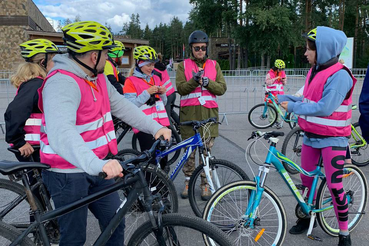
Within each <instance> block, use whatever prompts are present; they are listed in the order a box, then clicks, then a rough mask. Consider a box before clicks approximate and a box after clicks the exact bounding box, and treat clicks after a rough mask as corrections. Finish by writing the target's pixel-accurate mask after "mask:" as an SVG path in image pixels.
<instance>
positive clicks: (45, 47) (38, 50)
mask: <svg viewBox="0 0 369 246" xmlns="http://www.w3.org/2000/svg"><path fill="white" fill-rule="evenodd" d="M19 47H20V49H21V55H22V57H23V58H24V59H26V60H29V59H30V58H32V57H33V56H35V55H37V54H46V53H58V52H59V49H58V47H56V45H55V44H54V43H53V42H51V41H50V40H47V39H42V38H40V39H32V40H28V41H26V42H24V43H21V44H20V45H19Z"/></svg>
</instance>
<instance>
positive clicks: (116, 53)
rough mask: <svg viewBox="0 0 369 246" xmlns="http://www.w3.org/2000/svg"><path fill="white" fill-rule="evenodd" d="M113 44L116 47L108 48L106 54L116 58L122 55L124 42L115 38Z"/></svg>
mask: <svg viewBox="0 0 369 246" xmlns="http://www.w3.org/2000/svg"><path fill="white" fill-rule="evenodd" d="M114 44H115V45H116V47H115V48H112V49H110V50H109V53H108V55H109V56H110V57H111V58H117V57H121V56H123V54H124V49H125V46H124V44H123V43H122V42H120V41H118V40H115V41H114Z"/></svg>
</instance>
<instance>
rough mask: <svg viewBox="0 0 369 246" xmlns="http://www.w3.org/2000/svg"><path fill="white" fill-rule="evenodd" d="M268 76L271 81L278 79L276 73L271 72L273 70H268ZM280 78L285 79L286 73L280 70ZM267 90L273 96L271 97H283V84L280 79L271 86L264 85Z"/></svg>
mask: <svg viewBox="0 0 369 246" xmlns="http://www.w3.org/2000/svg"><path fill="white" fill-rule="evenodd" d="M268 74H269V76H270V78H271V79H274V78H275V77H278V76H277V73H276V72H274V71H273V69H270V70H269V72H268ZM279 76H281V78H286V73H285V72H284V71H283V70H282V71H281V72H280V75H279ZM266 87H267V89H268V90H270V92H271V93H272V94H273V95H278V94H279V95H283V94H284V91H283V82H282V79H277V80H275V81H274V83H273V84H271V85H266Z"/></svg>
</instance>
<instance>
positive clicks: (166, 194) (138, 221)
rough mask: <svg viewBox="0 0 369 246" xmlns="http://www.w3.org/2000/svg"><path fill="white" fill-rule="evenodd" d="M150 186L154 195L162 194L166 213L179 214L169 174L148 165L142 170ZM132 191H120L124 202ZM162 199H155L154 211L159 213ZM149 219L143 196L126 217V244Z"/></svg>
mask: <svg viewBox="0 0 369 246" xmlns="http://www.w3.org/2000/svg"><path fill="white" fill-rule="evenodd" d="M142 170H143V172H144V175H145V177H146V181H147V183H148V185H149V189H150V191H151V193H152V194H153V195H156V194H160V198H161V201H163V202H164V205H165V210H164V213H176V212H178V196H177V191H176V188H175V186H174V184H173V182H172V181H171V180H170V179H169V178H168V176H167V174H166V173H165V172H164V171H163V170H161V169H160V168H158V167H156V166H154V165H148V166H147V167H146V168H144V169H142ZM129 191H130V189H129V188H127V189H122V190H120V191H119V196H120V197H121V199H122V200H124V199H125V197H127V194H128V193H129ZM159 202H160V199H154V200H153V203H152V209H153V211H154V212H158V211H159V209H160V207H161V206H160V203H159ZM147 219H148V217H147V213H146V212H145V209H144V207H143V194H142V195H141V197H139V198H138V199H137V201H136V202H135V203H134V204H133V206H132V207H131V208H130V210H129V212H128V213H127V214H126V215H125V221H126V228H125V230H124V242H125V244H127V242H128V241H129V239H130V238H131V237H132V234H133V233H134V232H135V231H136V229H137V228H138V227H139V226H140V225H142V223H144V222H145V221H146V220H147Z"/></svg>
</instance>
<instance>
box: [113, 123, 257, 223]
mask: <svg viewBox="0 0 369 246" xmlns="http://www.w3.org/2000/svg"><path fill="white" fill-rule="evenodd" d="M217 123H218V121H217V119H216V118H209V119H207V120H203V121H187V122H182V123H181V125H186V126H192V127H193V130H194V132H195V135H194V136H192V137H190V138H188V139H186V140H183V141H182V142H180V143H177V144H176V145H173V146H171V147H170V148H169V149H168V148H167V147H165V146H162V148H157V150H156V157H155V160H154V162H155V163H154V164H156V165H157V166H158V167H160V165H159V163H160V160H161V159H162V158H164V157H166V156H168V155H169V154H171V153H173V152H176V151H178V150H180V149H182V148H186V151H185V152H184V153H183V154H182V156H181V157H180V158H179V161H178V163H177V165H176V166H175V167H174V168H173V171H172V172H171V173H170V174H169V179H170V180H172V181H174V179H175V178H176V177H177V176H178V174H179V173H180V171H181V169H182V167H183V165H184V164H185V163H186V162H187V160H188V159H189V157H190V155H191V153H192V152H193V151H194V150H195V149H198V153H200V156H201V159H202V162H203V163H205V164H202V165H199V166H198V167H197V168H196V169H195V171H194V172H193V174H192V176H191V179H190V181H189V186H188V199H189V201H190V204H191V208H192V210H193V212H194V213H195V214H196V216H199V217H201V216H202V211H203V208H204V207H205V204H206V201H204V200H202V199H201V190H200V184H201V179H204V178H205V177H206V181H207V184H208V186H209V190H210V191H211V192H212V194H213V193H214V192H215V191H216V190H218V189H219V188H220V187H222V186H224V185H226V184H229V183H231V182H234V181H236V180H250V179H249V178H248V176H247V175H246V173H245V172H244V171H243V170H242V169H241V168H240V167H239V166H237V165H236V164H234V163H232V162H229V161H226V160H221V159H216V158H215V157H214V156H211V155H210V152H209V151H208V150H207V149H206V146H205V144H204V142H203V139H202V138H201V135H200V133H199V129H200V128H203V132H204V134H203V135H204V136H208V131H207V129H209V124H217ZM204 153H207V155H205V154H204ZM138 154H139V152H137V151H134V150H123V151H120V152H119V153H118V155H120V156H122V155H138ZM203 173H204V174H203Z"/></svg>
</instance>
